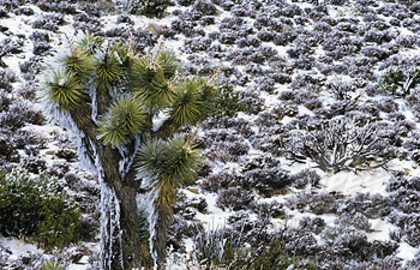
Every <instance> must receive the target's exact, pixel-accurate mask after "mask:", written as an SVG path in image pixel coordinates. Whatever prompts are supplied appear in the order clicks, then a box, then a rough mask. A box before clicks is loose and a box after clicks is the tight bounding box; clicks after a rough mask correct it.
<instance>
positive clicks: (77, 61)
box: [59, 49, 93, 78]
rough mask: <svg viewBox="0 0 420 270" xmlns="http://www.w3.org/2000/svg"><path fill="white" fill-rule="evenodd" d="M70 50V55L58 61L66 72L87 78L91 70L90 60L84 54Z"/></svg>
mask: <svg viewBox="0 0 420 270" xmlns="http://www.w3.org/2000/svg"><path fill="white" fill-rule="evenodd" d="M70 50H71V54H69V55H66V56H64V57H62V58H61V59H59V61H60V62H61V63H62V64H63V65H64V66H65V68H66V70H67V71H68V72H70V73H73V74H77V75H78V76H80V77H85V78H86V77H88V75H89V74H90V73H91V72H92V70H93V66H92V58H91V57H90V56H89V55H88V54H87V53H86V52H82V51H78V50H76V49H70Z"/></svg>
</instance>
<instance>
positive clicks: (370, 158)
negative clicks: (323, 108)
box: [283, 118, 388, 172]
mask: <svg viewBox="0 0 420 270" xmlns="http://www.w3.org/2000/svg"><path fill="white" fill-rule="evenodd" d="M383 148H384V146H383V145H382V144H381V143H380V141H379V137H378V128H377V125H376V124H374V123H366V124H365V125H363V126H362V125H360V126H359V125H358V124H356V123H355V122H353V120H349V119H346V118H341V119H334V120H330V121H328V122H326V123H323V124H322V125H321V129H316V130H308V129H306V130H294V131H292V132H291V134H290V136H289V137H288V138H286V139H284V140H283V153H284V154H285V155H286V156H287V158H288V159H290V160H292V161H293V162H306V160H307V159H308V158H309V159H310V160H311V161H312V162H314V163H316V164H317V166H316V167H318V168H320V169H322V170H324V171H332V172H338V171H342V170H355V169H356V170H366V169H370V168H377V167H382V166H384V165H385V164H386V162H387V161H388V159H387V158H386V157H380V153H381V151H382V150H383Z"/></svg>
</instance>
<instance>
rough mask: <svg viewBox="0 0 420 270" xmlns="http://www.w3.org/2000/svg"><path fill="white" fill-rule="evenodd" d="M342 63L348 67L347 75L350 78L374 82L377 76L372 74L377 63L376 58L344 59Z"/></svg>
mask: <svg viewBox="0 0 420 270" xmlns="http://www.w3.org/2000/svg"><path fill="white" fill-rule="evenodd" d="M343 62H344V65H347V66H348V75H349V76H350V77H351V78H355V79H356V78H359V79H364V80H368V81H373V80H376V78H377V76H376V74H375V73H374V72H373V70H374V66H375V65H376V63H377V62H378V60H377V59H376V58H368V57H359V58H345V59H344V61H343Z"/></svg>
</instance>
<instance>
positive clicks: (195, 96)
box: [170, 78, 203, 125]
mask: <svg viewBox="0 0 420 270" xmlns="http://www.w3.org/2000/svg"><path fill="white" fill-rule="evenodd" d="M201 87H202V82H201V81H200V80H198V79H197V78H188V79H186V80H184V81H183V82H182V83H181V84H180V85H179V87H178V89H177V96H176V99H175V101H174V104H173V105H172V108H171V112H170V115H171V119H172V120H173V121H174V122H175V123H176V124H177V125H188V124H192V123H195V122H196V121H197V120H198V119H199V118H200V113H201V112H200V108H201V106H202V103H203V100H202V97H201V91H200V89H201Z"/></svg>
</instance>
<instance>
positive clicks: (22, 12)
mask: <svg viewBox="0 0 420 270" xmlns="http://www.w3.org/2000/svg"><path fill="white" fill-rule="evenodd" d="M13 13H15V14H16V15H25V16H32V15H34V14H35V12H34V10H33V9H32V8H30V7H19V8H17V9H16V10H14V11H13Z"/></svg>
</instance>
